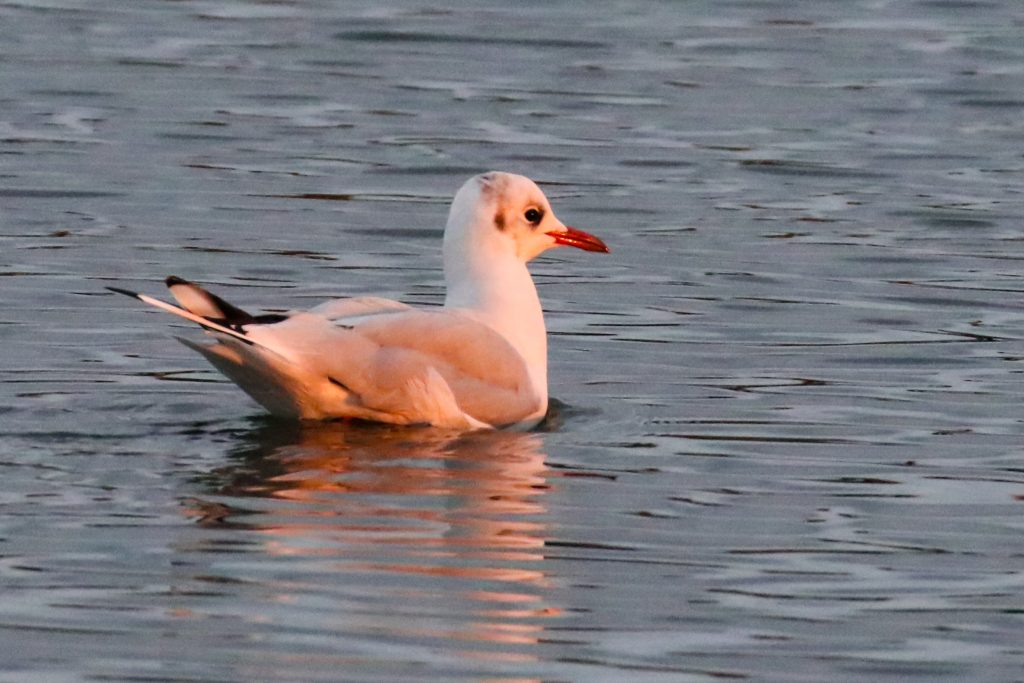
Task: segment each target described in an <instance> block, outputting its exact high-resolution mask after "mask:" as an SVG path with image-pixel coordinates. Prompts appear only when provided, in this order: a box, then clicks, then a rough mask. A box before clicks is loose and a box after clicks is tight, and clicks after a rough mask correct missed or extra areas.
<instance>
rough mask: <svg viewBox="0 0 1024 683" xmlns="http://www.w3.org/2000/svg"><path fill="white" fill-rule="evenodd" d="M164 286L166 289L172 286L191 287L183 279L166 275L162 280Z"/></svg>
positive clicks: (189, 283)
mask: <svg viewBox="0 0 1024 683" xmlns="http://www.w3.org/2000/svg"><path fill="white" fill-rule="evenodd" d="M164 284H166V285H167V286H168V287H173V286H174V285H191V284H192V283H191V282H189V281H188V280H186V279H185V278H183V277H178V276H177V275H168V276H167V278H166V279H165V280H164Z"/></svg>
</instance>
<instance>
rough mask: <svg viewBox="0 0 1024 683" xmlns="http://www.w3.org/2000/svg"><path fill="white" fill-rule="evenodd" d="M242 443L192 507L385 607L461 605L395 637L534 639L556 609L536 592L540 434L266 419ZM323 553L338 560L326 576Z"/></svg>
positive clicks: (204, 520)
mask: <svg viewBox="0 0 1024 683" xmlns="http://www.w3.org/2000/svg"><path fill="white" fill-rule="evenodd" d="M244 441H245V442H244V443H243V444H241V445H240V446H239V447H238V448H236V449H235V452H234V453H233V454H232V456H231V460H232V462H231V464H229V465H227V466H224V467H221V468H218V469H216V470H214V471H212V472H210V473H209V474H207V475H205V476H203V477H202V480H203V483H205V484H206V486H207V488H208V490H209V491H210V492H211V493H213V494H214V497H215V499H216V500H199V499H192V500H191V501H189V504H190V505H189V509H188V510H187V514H189V515H190V516H193V517H195V518H197V520H198V523H199V524H200V525H203V526H206V527H215V528H218V529H221V530H224V529H230V528H239V529H242V530H246V531H247V532H255V533H258V534H259V536H260V542H259V549H260V552H264V553H266V554H267V555H268V556H269V557H268V559H273V558H278V559H279V560H281V561H285V560H288V561H291V560H298V561H299V562H300V563H301V561H302V560H315V562H316V565H315V566H316V572H318V575H317V577H316V581H322V580H327V581H332V582H334V581H338V582H342V583H344V582H346V581H347V580H346V579H345V576H346V575H348V576H351V577H352V579H351V580H355V581H359V582H364V583H370V584H372V585H370V586H368V589H369V590H372V591H374V592H383V593H382V595H383V596H384V604H387V603H388V602H392V601H400V602H403V603H408V602H409V601H410V600H412V601H415V600H418V599H422V600H425V601H426V602H427V603H433V602H434V601H438V600H439V601H440V602H441V603H442V604H443V605H444V609H445V611H454V612H456V613H457V614H452V615H451V616H452V617H453V621H454V622H455V623H454V624H449V625H448V626H447V627H445V629H444V631H445V632H444V633H439V632H432V633H412V632H411V631H405V632H403V634H402V635H410V634H412V635H420V636H434V637H442V638H446V639H450V638H457V639H461V640H469V641H477V642H481V641H486V642H491V643H503V644H507V645H520V646H522V645H527V646H529V645H533V644H535V643H536V642H537V641H538V639H539V638H540V637H541V635H542V632H543V628H544V627H543V622H544V621H545V620H547V619H549V618H552V617H557V616H558V615H559V614H560V613H561V610H560V609H559V608H557V607H554V606H551V605H549V604H548V603H547V602H546V597H545V596H546V594H547V592H548V591H547V590H546V589H547V587H548V585H549V584H548V580H547V578H546V576H545V574H544V571H543V569H542V563H543V561H544V559H545V558H544V553H543V549H544V543H545V524H544V521H543V519H544V516H545V513H546V509H545V507H544V500H543V498H544V494H545V492H546V490H547V489H548V486H549V484H548V477H547V468H546V466H545V463H544V453H543V452H542V447H543V441H542V439H541V437H540V436H539V435H538V434H535V433H533V434H531V433H517V432H496V431H486V432H469V433H461V434H460V433H453V432H445V431H439V430H435V429H409V428H404V429H396V428H392V427H387V426H378V425H369V424H365V425H363V424H353V425H346V426H341V425H338V424H330V423H328V424H282V423H280V422H277V421H273V420H269V419H268V420H266V421H265V422H263V423H261V425H260V426H258V427H257V428H256V429H255V430H253V431H252V432H250V433H248V434H246V436H245V439H244ZM243 499H244V500H243ZM324 560H328V561H329V562H331V561H333V560H336V561H337V562H336V563H335V562H331V569H330V573H328V574H327V575H326V578H325V577H324V574H323V573H322V572H323V561H324ZM299 566H300V567H301V564H300V565H299ZM388 577H390V578H388ZM388 593H390V595H389V594H388ZM428 623H430V624H431V628H434V627H436V626H437V624H438V622H436V621H433V620H430V621H429V622H428ZM403 628H408V629H412V630H413V631H414V630H415V629H416V628H419V627H416V626H415V620H412V621H411V622H410V623H409V624H407V625H406V626H403ZM519 649H520V648H517V647H513V650H519ZM490 654H497V653H490ZM475 655H476V656H488V655H487V654H485V653H484V652H479V651H477V652H476V653H475ZM501 656H502V657H512V658H515V657H522V656H525V654H524V653H522V652H519V653H518V654H517V653H516V652H513V651H506V652H503V653H501Z"/></svg>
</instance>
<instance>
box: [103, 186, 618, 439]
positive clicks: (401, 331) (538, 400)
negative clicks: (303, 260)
mask: <svg viewBox="0 0 1024 683" xmlns="http://www.w3.org/2000/svg"><path fill="white" fill-rule="evenodd" d="M557 246H570V247H576V248H579V249H583V250H585V251H592V252H608V247H607V246H606V245H605V243H604V242H603V241H601V240H600V239H599V238H597V237H595V236H593V235H591V234H589V233H586V232H584V231H582V230H577V229H575V228H572V227H569V226H566V225H565V224H563V223H562V222H561V221H559V220H558V218H556V217H555V214H554V212H553V211H552V210H551V205H550V204H549V202H548V200H547V198H546V197H545V196H544V193H543V192H542V191H541V189H540V188H539V187H537V185H536V184H535V183H534V182H533V181H532V180H530V179H529V178H526V177H524V176H521V175H514V174H511V173H502V172H496V171H492V172H489V173H484V174H482V175H478V176H475V177H473V178H470V179H469V180H468V181H466V183H465V184H464V185H463V186H462V187H461V189H459V191H458V192H457V193H456V194H455V198H454V199H453V201H452V205H451V209H450V211H449V214H448V223H447V226H446V227H445V231H444V242H443V257H444V276H445V284H446V287H447V292H446V296H445V302H444V306H443V307H441V308H412V307H410V306H408V305H406V304H404V303H400V302H398V301H392V300H388V299H382V298H377V297H360V298H350V299H336V300H332V301H328V302H325V303H323V304H320V305H318V306H316V307H314V308H311V309H309V310H306V311H295V312H290V313H287V314H281V315H277V314H271V315H252V314H250V313H247V312H246V311H244V310H242V309H241V308H238V307H236V306H234V305H232V304H230V303H228V302H227V301H224V300H223V299H221V298H220V297H218V296H216V295H215V294H212V293H210V292H208V291H207V290H205V289H203V288H202V287H200V286H199V285H197V284H195V283H192V282H189V281H188V280H185V279H182V278H179V277H176V276H172V277H169V278H167V280H166V284H167V286H168V288H169V289H170V292H171V294H172V295H173V296H174V298H175V299H176V300H177V302H178V304H179V306H175V305H174V304H171V303H168V302H166V301H163V300H161V299H157V298H154V297H151V296H148V295H146V294H140V293H137V292H132V291H129V290H126V289H122V288H119V287H108V289H110V290H111V291H114V292H117V293H119V294H126V295H128V296H132V297H134V298H136V299H139V300H140V301H143V302H145V303H147V304H150V305H153V306H156V307H157V308H160V309H163V310H164V311H167V312H169V313H173V314H175V315H177V316H180V317H182V318H185V319H186V320H190V321H192V322H194V323H196V324H198V325H199V326H200V327H202V328H203V329H204V330H205V331H206V332H208V333H209V334H210V335H211V336H212V337H213V339H212V341H208V342H206V343H200V342H194V341H191V340H188V339H182V338H179V341H181V342H182V343H183V344H185V345H186V346H188V347H189V348H192V349H194V350H196V351H198V352H199V353H201V354H202V355H203V356H205V357H206V359H207V360H208V361H210V363H212V364H213V366H214V367H215V368H217V370H219V371H220V372H221V373H223V374H224V375H225V376H227V377H228V378H229V379H231V380H232V381H234V382H235V383H236V384H237V385H238V386H240V387H241V388H242V389H243V390H244V391H245V392H246V393H247V394H249V396H251V397H252V398H253V399H255V400H256V402H257V403H259V404H260V405H262V406H263V407H264V408H265V409H266V410H268V411H269V412H270V413H272V414H274V415H277V416H280V417H286V418H294V419H312V420H316V419H331V418H356V419H361V420H370V421H375V422H385V423H391V424H398V425H411V424H426V425H432V426H435V427H444V428H453V429H463V430H469V429H490V428H517V429H529V428H531V427H533V426H535V425H536V424H537V423H538V422H540V421H541V420H542V419H543V418H544V416H545V414H546V412H547V407H548V366H547V332H546V329H545V326H544V312H543V310H542V309H541V305H540V299H539V298H538V296H537V288H536V286H535V285H534V283H533V278H532V277H531V276H530V272H529V271H528V270H527V266H526V264H527V263H528V262H529V261H530V260H531V259H533V258H534V257H536V256H538V255H539V254H541V253H543V252H544V251H547V250H548V249H550V248H552V247H557Z"/></svg>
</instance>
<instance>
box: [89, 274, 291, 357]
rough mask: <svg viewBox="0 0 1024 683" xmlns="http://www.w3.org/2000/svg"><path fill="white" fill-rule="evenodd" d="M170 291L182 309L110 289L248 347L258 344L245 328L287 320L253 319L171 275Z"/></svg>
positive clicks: (267, 317) (168, 279)
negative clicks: (246, 332)
mask: <svg viewBox="0 0 1024 683" xmlns="http://www.w3.org/2000/svg"><path fill="white" fill-rule="evenodd" d="M167 287H168V289H170V290H171V294H172V295H173V296H174V298H175V299H177V301H178V303H179V304H181V306H175V305H174V304H170V303H167V302H166V301H163V300H162V299H157V298H155V297H152V296H149V295H148V294H140V293H139V292H133V291H131V290H128V289H122V288H120V287H107V289H109V290H110V291H111V292H116V293H118V294H124V295H125V296H130V297H132V298H133V299H138V300H139V301H141V302H143V303H147V304H149V305H150V306H155V307H156V308H159V309H160V310H162V311H167V312H168V313H172V314H174V315H176V316H178V317H180V318H184V319H185V320H189V321H191V322H194V323H195V324H197V325H199V326H200V327H202V328H203V329H204V330H207V331H209V332H217V333H220V334H225V335H227V336H229V337H232V338H234V339H237V340H238V341H240V342H243V343H245V344H249V345H252V344H254V343H255V342H254V341H253V340H252V339H250V338H249V336H248V335H246V334H245V330H244V327H243V326H245V325H251V324H259V323H272V322H280V321H281V320H284V318H285V317H286V316H276V315H275V316H254V315H251V314H249V313H247V312H245V311H243V310H242V309H241V308H238V307H237V306H233V305H231V304H229V303H228V302H227V301H224V299H221V298H220V297H219V296H217V295H216V294H212V293H210V292H208V291H206V290H205V289H203V288H202V287H200V286H199V285H197V284H195V283H192V282H189V281H188V280H184V279H182V278H180V277H177V276H174V275H172V276H171V277H169V278H167Z"/></svg>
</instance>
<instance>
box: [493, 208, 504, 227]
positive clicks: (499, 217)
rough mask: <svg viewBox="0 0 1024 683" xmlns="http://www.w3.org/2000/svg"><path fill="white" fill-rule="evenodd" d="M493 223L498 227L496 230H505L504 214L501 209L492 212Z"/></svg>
mask: <svg viewBox="0 0 1024 683" xmlns="http://www.w3.org/2000/svg"><path fill="white" fill-rule="evenodd" d="M494 225H495V227H497V228H498V232H505V214H503V213H502V212H501V209H498V211H497V212H496V213H495V214H494Z"/></svg>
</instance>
